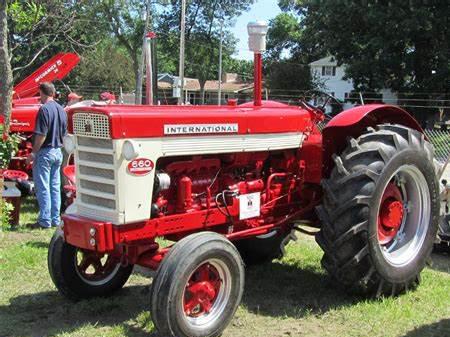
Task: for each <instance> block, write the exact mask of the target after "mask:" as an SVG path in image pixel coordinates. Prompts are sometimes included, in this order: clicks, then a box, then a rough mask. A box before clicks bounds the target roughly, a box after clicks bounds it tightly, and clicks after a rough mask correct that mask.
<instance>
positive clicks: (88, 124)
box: [84, 121, 94, 133]
mask: <svg viewBox="0 0 450 337" xmlns="http://www.w3.org/2000/svg"><path fill="white" fill-rule="evenodd" d="M93 130H94V124H93V123H92V121H86V123H84V132H85V133H92V131H93Z"/></svg>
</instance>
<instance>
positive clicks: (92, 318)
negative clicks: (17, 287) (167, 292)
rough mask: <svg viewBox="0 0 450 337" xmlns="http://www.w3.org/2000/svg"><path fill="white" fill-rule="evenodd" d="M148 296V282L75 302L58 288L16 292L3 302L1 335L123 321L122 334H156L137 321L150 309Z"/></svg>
mask: <svg viewBox="0 0 450 337" xmlns="http://www.w3.org/2000/svg"><path fill="white" fill-rule="evenodd" d="M149 297H150V295H149V287H148V286H129V287H125V288H124V289H122V290H121V291H119V292H118V293H117V294H116V295H115V296H114V297H111V298H96V299H91V300H84V301H79V302H76V303H75V302H71V301H69V300H67V299H65V298H64V297H63V296H62V295H60V294H59V293H58V292H57V291H48V292H41V293H35V294H29V295H21V296H17V297H14V298H12V299H11V300H10V304H9V305H4V306H0V327H1V328H0V336H11V337H12V336H54V335H57V334H66V333H71V332H74V331H77V330H80V329H82V328H83V326H86V325H92V326H95V327H98V328H101V327H103V326H104V327H108V328H111V327H114V326H116V325H121V330H120V335H125V336H130V337H141V336H142V337H143V336H146V337H148V336H154V335H155V333H154V331H150V333H149V331H145V329H143V328H142V327H141V326H140V324H139V323H137V322H135V321H134V320H136V318H137V317H138V316H139V314H141V313H142V312H145V311H146V310H148V308H149V303H150V298H149ZM129 320H132V322H127V321H129ZM79 333H81V334H82V330H80V331H79Z"/></svg>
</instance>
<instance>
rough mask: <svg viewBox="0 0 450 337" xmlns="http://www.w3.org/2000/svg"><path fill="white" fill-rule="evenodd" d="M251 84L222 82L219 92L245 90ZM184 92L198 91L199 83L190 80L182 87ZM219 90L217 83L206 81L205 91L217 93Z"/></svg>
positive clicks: (215, 81)
mask: <svg viewBox="0 0 450 337" xmlns="http://www.w3.org/2000/svg"><path fill="white" fill-rule="evenodd" d="M252 83H253V82H222V87H221V90H222V91H223V92H236V91H239V90H242V89H244V88H247V87H248V86H250V85H252ZM184 89H185V90H188V91H200V82H199V80H197V79H190V80H188V81H187V82H186V85H185V86H184ZM217 90H219V81H217V80H214V81H206V83H205V91H217Z"/></svg>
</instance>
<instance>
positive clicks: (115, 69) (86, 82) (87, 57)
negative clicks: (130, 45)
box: [71, 39, 135, 99]
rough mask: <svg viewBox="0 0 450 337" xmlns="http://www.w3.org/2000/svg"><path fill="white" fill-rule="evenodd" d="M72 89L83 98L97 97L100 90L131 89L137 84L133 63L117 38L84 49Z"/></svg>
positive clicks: (73, 77)
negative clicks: (116, 40)
mask: <svg viewBox="0 0 450 337" xmlns="http://www.w3.org/2000/svg"><path fill="white" fill-rule="evenodd" d="M71 83H74V84H75V85H71V89H75V90H76V91H79V93H82V94H83V96H84V98H93V99H98V94H99V93H100V91H99V90H112V91H115V92H118V91H119V88H120V87H122V89H123V90H124V91H132V90H133V89H134V88H135V77H134V70H133V63H132V61H131V59H130V57H129V56H128V53H127V52H126V51H125V50H124V48H123V47H121V46H117V44H115V43H114V40H111V39H105V41H103V42H102V43H100V44H98V45H97V46H95V48H90V49H88V50H86V51H84V52H83V57H82V59H81V62H80V64H79V65H78V67H77V69H76V71H75V72H74V75H73V76H72V77H71Z"/></svg>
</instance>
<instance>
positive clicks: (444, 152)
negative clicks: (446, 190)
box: [425, 129, 450, 178]
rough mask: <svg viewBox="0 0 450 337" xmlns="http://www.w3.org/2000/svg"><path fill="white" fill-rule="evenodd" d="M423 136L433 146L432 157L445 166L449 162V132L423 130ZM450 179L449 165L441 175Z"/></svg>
mask: <svg viewBox="0 0 450 337" xmlns="http://www.w3.org/2000/svg"><path fill="white" fill-rule="evenodd" d="M425 134H426V135H427V137H428V139H429V140H430V142H431V143H432V144H433V146H434V155H435V158H436V160H437V161H438V162H439V163H440V164H441V165H446V164H447V162H448V161H449V160H450V130H442V129H425ZM442 176H443V177H446V178H450V165H449V164H447V166H446V169H445V171H444V173H443V175H442Z"/></svg>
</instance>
